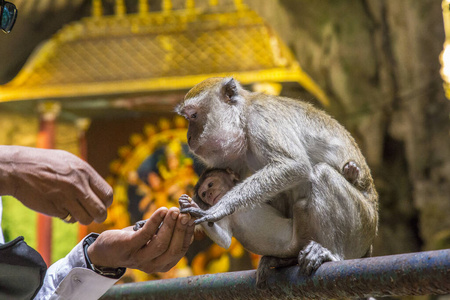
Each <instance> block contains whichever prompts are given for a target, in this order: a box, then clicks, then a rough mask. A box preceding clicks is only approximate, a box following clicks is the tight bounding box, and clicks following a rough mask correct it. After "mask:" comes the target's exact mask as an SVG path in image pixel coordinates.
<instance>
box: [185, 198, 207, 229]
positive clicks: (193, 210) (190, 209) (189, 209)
mask: <svg viewBox="0 0 450 300" xmlns="http://www.w3.org/2000/svg"><path fill="white" fill-rule="evenodd" d="M178 202H179V203H180V212H181V213H183V214H190V215H191V216H192V217H194V218H199V217H203V216H204V215H205V214H207V212H206V211H204V210H202V209H201V208H198V206H197V205H191V204H188V205H184V204H182V203H181V202H180V201H178ZM195 224H198V223H195Z"/></svg>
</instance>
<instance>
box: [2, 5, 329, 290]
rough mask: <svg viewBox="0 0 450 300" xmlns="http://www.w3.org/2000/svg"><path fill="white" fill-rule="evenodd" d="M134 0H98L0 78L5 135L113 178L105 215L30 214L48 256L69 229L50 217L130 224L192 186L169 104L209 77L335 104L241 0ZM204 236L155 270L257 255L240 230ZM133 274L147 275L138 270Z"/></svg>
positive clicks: (220, 264)
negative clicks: (226, 236)
mask: <svg viewBox="0 0 450 300" xmlns="http://www.w3.org/2000/svg"><path fill="white" fill-rule="evenodd" d="M133 3H136V4H137V7H136V9H135V10H134V11H133V12H127V11H126V7H127V6H126V5H125V1H124V0H116V1H115V5H114V8H115V12H114V14H110V15H108V14H105V13H104V10H103V7H104V4H103V3H102V1H101V0H93V1H92V14H91V16H90V17H86V18H83V19H81V20H79V21H76V22H73V23H70V24H67V25H65V26H64V27H63V28H61V29H60V30H59V32H58V33H57V34H55V35H54V36H52V37H51V38H50V39H49V40H47V41H46V42H44V43H43V44H42V45H41V46H40V47H39V48H37V49H35V51H34V53H33V55H32V56H31V57H30V58H29V60H28V62H27V63H26V65H25V66H24V67H23V69H22V70H21V71H20V72H19V73H18V75H17V76H16V77H15V78H14V79H13V80H12V81H10V82H9V83H7V84H5V85H3V86H0V116H1V118H0V125H2V124H14V126H12V125H8V126H7V125H5V127H3V128H4V131H3V133H2V135H0V143H2V144H15V145H25V146H36V147H42V148H57V149H63V150H67V151H69V152H72V153H74V154H76V155H79V156H81V157H82V158H83V159H85V160H87V161H88V162H89V163H90V164H91V165H92V166H93V167H94V168H95V169H96V170H97V171H98V172H99V173H100V174H101V175H102V176H104V177H105V178H107V180H108V182H109V183H110V184H111V185H112V186H113V189H114V204H113V205H112V206H111V207H110V209H109V214H108V219H107V220H106V221H105V223H103V224H94V225H90V226H89V227H86V226H78V225H66V224H62V223H60V222H59V221H58V220H57V221H52V220H51V218H49V217H46V216H43V215H38V216H37V218H36V221H34V219H33V222H37V225H36V226H35V224H31V225H30V226H31V227H33V226H34V227H33V228H37V230H38V233H36V236H38V237H39V240H38V241H37V249H38V251H39V252H40V253H41V254H42V256H43V257H44V259H45V260H46V262H47V263H51V262H52V261H53V260H55V259H57V258H58V257H54V256H52V245H55V244H60V243H61V242H59V241H58V239H60V240H63V239H66V238H67V236H65V237H64V236H63V237H61V236H58V234H53V235H52V232H55V230H56V228H54V227H59V226H63V225H64V226H71V228H72V229H71V230H72V231H71V232H72V233H71V234H72V235H74V240H76V239H77V236H78V239H79V238H81V237H83V236H85V235H86V234H87V233H88V232H90V231H97V232H98V231H102V230H105V229H109V228H123V227H125V226H128V225H130V224H132V223H134V222H135V221H137V220H140V219H142V218H146V217H148V215H149V214H151V213H152V212H153V211H154V210H155V209H156V208H157V207H160V206H167V207H170V206H174V205H178V203H177V200H178V197H179V196H180V195H181V194H183V193H188V194H189V193H192V188H193V186H194V185H195V182H196V180H197V179H198V175H199V172H200V171H201V166H200V165H199V164H198V163H197V162H196V160H195V159H194V158H193V157H192V155H191V154H190V153H189V151H188V149H187V145H186V130H187V127H186V126H187V123H186V121H185V120H184V119H182V118H180V117H178V116H176V114H175V113H174V112H173V109H174V107H175V105H176V104H177V103H178V102H180V101H181V100H182V99H183V97H184V95H185V93H186V92H187V91H188V90H189V89H190V88H191V87H192V86H194V85H195V84H197V83H199V82H201V81H202V80H204V79H207V78H209V77H225V76H233V77H234V78H236V79H237V80H239V81H240V82H241V83H242V84H243V85H244V86H245V87H246V88H248V89H251V90H255V91H264V92H266V93H271V94H282V95H290V93H293V91H294V92H295V95H299V94H304V95H305V97H306V98H307V99H308V100H312V101H317V103H318V104H319V105H322V106H326V105H328V103H329V100H328V98H327V96H326V95H325V94H324V92H323V91H322V90H321V89H320V88H319V87H318V85H317V84H315V82H314V80H313V79H312V78H310V77H309V76H308V75H307V74H306V73H305V72H304V71H303V70H302V68H301V67H300V65H299V63H298V62H297V61H296V60H295V58H294V56H293V55H292V54H291V52H290V50H289V48H288V47H287V46H286V45H285V44H284V43H283V41H282V40H280V38H279V37H278V35H277V33H276V32H275V31H274V30H273V29H272V28H271V27H270V26H269V25H268V24H266V23H265V21H264V20H263V19H262V18H261V17H260V16H259V15H258V14H257V13H256V12H254V11H252V10H251V9H249V8H248V7H247V6H246V5H245V3H244V2H243V1H240V0H235V1H233V5H224V4H223V3H221V1H220V0H219V1H217V0H216V1H214V0H210V1H209V2H206V3H200V4H197V3H195V2H194V1H193V0H187V1H185V2H184V3H183V7H176V6H174V5H173V3H172V1H170V0H161V5H160V9H159V8H158V10H156V9H153V8H152V7H149V5H148V1H145V0H139V1H134V2H133ZM202 4H203V5H202ZM12 136H14V140H12V138H11V137H12ZM30 213H31V212H30ZM75 226H78V227H77V228H76V230H74V228H75ZM52 227H53V228H52ZM77 232H78V233H77ZM197 239H198V241H197V242H196V244H194V246H193V247H192V249H191V250H190V252H189V253H188V255H187V256H186V259H184V260H182V261H180V263H179V264H178V265H177V267H175V268H174V269H173V270H172V271H171V272H168V273H166V274H163V275H158V276H159V277H158V276H156V275H155V276H156V277H155V278H161V277H162V276H164V278H169V277H176V276H186V275H191V274H194V275H197V274H203V273H206V272H207V273H212V272H224V271H230V270H236V268H251V267H253V266H255V264H256V263H257V260H258V257H256V256H254V255H252V254H249V253H247V252H246V251H245V250H243V248H242V246H240V244H239V243H238V242H236V241H234V242H233V244H232V246H231V248H230V249H221V248H220V247H218V246H217V245H214V244H212V243H211V242H210V241H208V240H207V238H205V237H201V236H198V237H197ZM52 241H53V243H52ZM72 246H73V245H72ZM70 247H71V246H70ZM70 247H69V249H70ZM233 260H234V262H233ZM237 262H238V263H237ZM236 265H237V266H238V267H235V266H236ZM126 278H128V279H127V280H130V281H138V280H148V279H152V278H149V277H148V276H146V275H143V274H140V273H138V272H136V273H133V274H129V276H128V277H126Z"/></svg>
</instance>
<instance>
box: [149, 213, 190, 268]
mask: <svg viewBox="0 0 450 300" xmlns="http://www.w3.org/2000/svg"><path fill="white" fill-rule="evenodd" d="M190 219H191V217H190V215H188V214H181V215H180V216H179V218H178V220H177V223H176V226H175V229H174V231H173V235H172V239H171V241H170V245H169V247H168V248H167V251H165V252H164V253H163V254H162V255H160V256H159V257H157V258H156V259H155V264H157V265H160V266H161V271H162V272H166V271H168V270H170V269H171V268H172V267H173V266H174V265H176V264H177V262H178V261H179V260H180V259H181V258H182V257H183V256H184V255H185V254H186V251H187V249H188V248H189V245H190V241H191V238H192V235H193V227H194V226H193V223H190V221H191V220H190ZM189 224H191V226H189Z"/></svg>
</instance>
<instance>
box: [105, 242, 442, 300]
mask: <svg viewBox="0 0 450 300" xmlns="http://www.w3.org/2000/svg"><path fill="white" fill-rule="evenodd" d="M255 281H256V273H255V270H251V271H240V272H229V273H221V274H210V275H201V276H191V277H185V278H175V279H167V280H156V281H147V282H140V283H128V284H121V285H116V286H114V287H112V288H111V289H110V290H108V292H107V293H106V294H105V295H104V296H103V297H102V298H101V299H102V300H108V299H158V300H162V299H245V300H249V299H318V298H320V299H324V298H361V297H369V296H373V297H379V296H406V295H432V294H434V295H439V294H441V295H442V294H450V249H445V250H437V251H427V252H418V253H408V254H399V255H390V256H379V257H371V258H361V259H353V260H345V261H339V262H327V263H324V264H323V265H322V266H321V267H320V268H319V269H318V270H317V271H316V272H315V273H314V274H313V275H311V276H303V275H301V274H299V273H298V267H297V266H293V267H289V268H282V269H276V270H273V274H272V276H271V277H270V278H269V280H268V285H269V287H270V288H269V289H267V290H259V289H257V288H256V286H255Z"/></svg>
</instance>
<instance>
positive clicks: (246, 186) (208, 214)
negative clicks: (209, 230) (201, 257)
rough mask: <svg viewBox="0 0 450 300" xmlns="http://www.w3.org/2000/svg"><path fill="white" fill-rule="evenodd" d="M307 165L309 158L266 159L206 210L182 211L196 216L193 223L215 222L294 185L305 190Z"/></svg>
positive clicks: (305, 191)
mask: <svg viewBox="0 0 450 300" xmlns="http://www.w3.org/2000/svg"><path fill="white" fill-rule="evenodd" d="M310 169H311V167H310V165H309V162H307V161H305V162H302V161H301V160H298V161H296V160H294V159H284V160H278V161H277V162H273V163H269V164H267V165H266V166H265V167H263V168H262V169H260V170H259V171H258V172H256V173H255V174H253V175H252V176H250V177H248V178H247V179H245V180H244V181H243V182H242V183H240V184H238V185H236V186H235V187H234V188H233V189H232V190H230V191H229V192H228V193H226V194H225V195H224V196H223V198H222V199H221V200H220V202H218V203H217V204H216V205H214V206H213V207H211V208H210V209H208V210H207V211H204V210H201V209H194V208H190V209H186V210H184V211H182V212H185V213H190V214H192V215H193V216H195V217H198V219H197V220H195V224H200V223H203V222H216V221H218V220H220V219H222V218H223V217H225V216H227V215H230V214H232V213H233V212H234V211H235V210H236V209H238V208H240V207H246V206H253V205H255V204H257V203H262V202H265V201H267V200H269V199H273V198H275V196H276V195H277V194H279V193H280V192H281V191H285V190H288V189H291V188H293V187H294V186H301V189H303V190H304V191H303V192H304V193H306V194H307V193H308V192H309V191H308V190H309V189H310V188H311V186H310V184H308V181H309V172H310ZM273 187H275V188H273Z"/></svg>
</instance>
